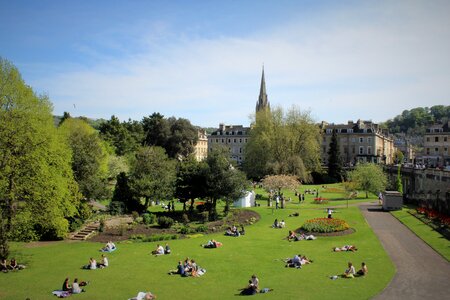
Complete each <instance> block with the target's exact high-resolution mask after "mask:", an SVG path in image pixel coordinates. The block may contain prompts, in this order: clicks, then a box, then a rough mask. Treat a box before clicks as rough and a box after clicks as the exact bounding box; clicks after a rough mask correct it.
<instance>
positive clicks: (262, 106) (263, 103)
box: [256, 66, 270, 112]
mask: <svg viewBox="0 0 450 300" xmlns="http://www.w3.org/2000/svg"><path fill="white" fill-rule="evenodd" d="M266 109H268V110H270V104H269V100H268V99H267V93H266V80H265V78H264V66H263V69H262V76H261V87H260V90H259V98H258V102H257V103H256V112H259V111H260V110H266Z"/></svg>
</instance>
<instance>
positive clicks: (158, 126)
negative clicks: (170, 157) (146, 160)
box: [142, 113, 170, 147]
mask: <svg viewBox="0 0 450 300" xmlns="http://www.w3.org/2000/svg"><path fill="white" fill-rule="evenodd" d="M142 126H143V129H144V134H145V136H144V141H143V145H145V146H159V147H164V146H165V145H166V142H167V139H168V138H169V134H170V128H169V124H168V122H167V120H166V119H164V116H163V115H161V114H160V113H153V114H152V115H151V116H149V117H144V118H143V119H142Z"/></svg>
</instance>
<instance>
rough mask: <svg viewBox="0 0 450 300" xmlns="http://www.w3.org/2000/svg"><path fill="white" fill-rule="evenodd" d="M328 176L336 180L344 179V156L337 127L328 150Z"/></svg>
mask: <svg viewBox="0 0 450 300" xmlns="http://www.w3.org/2000/svg"><path fill="white" fill-rule="evenodd" d="M328 176H329V177H330V178H333V179H334V181H335V182H338V181H342V158H341V155H340V153H339V144H338V140H337V134H336V129H334V130H333V133H332V135H331V142H330V149H329V150H328Z"/></svg>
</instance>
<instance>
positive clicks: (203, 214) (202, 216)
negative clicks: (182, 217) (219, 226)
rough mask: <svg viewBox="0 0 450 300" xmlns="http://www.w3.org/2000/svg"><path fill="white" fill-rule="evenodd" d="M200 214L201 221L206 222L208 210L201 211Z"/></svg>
mask: <svg viewBox="0 0 450 300" xmlns="http://www.w3.org/2000/svg"><path fill="white" fill-rule="evenodd" d="M200 216H201V221H202V222H203V223H206V222H208V221H209V212H207V211H204V212H202V213H201V214H200Z"/></svg>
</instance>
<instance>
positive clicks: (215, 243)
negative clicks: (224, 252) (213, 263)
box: [200, 240, 222, 248]
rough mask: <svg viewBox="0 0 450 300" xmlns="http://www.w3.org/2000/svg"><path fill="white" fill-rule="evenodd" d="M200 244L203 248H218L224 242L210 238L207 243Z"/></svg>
mask: <svg viewBox="0 0 450 300" xmlns="http://www.w3.org/2000/svg"><path fill="white" fill-rule="evenodd" d="M200 246H202V247H203V248H218V247H221V246H222V243H221V242H218V241H216V240H209V241H208V242H207V243H206V244H204V245H200Z"/></svg>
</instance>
